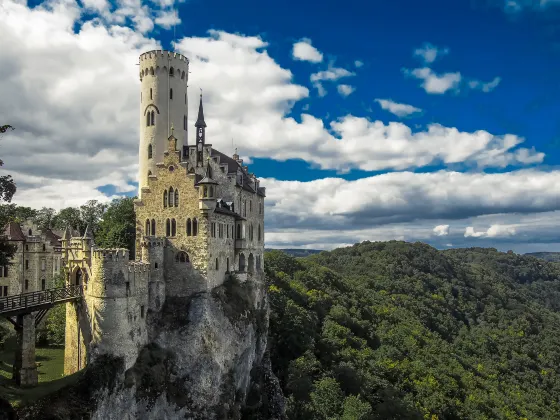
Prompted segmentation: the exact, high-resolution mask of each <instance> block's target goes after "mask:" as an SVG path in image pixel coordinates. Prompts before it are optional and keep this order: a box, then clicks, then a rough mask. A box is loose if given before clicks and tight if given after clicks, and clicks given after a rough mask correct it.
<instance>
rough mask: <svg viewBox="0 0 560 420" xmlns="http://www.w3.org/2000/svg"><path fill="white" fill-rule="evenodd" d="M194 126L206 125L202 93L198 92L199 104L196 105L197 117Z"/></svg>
mask: <svg viewBox="0 0 560 420" xmlns="http://www.w3.org/2000/svg"><path fill="white" fill-rule="evenodd" d="M194 126H195V127H197V128H198V127H206V123H205V122H204V109H203V108H202V93H201V94H200V105H199V106H198V118H197V119H196V123H195V124H194Z"/></svg>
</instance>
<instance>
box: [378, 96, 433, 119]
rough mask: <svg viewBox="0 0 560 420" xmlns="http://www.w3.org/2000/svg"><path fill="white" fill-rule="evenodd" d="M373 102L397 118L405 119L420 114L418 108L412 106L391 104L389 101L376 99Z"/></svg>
mask: <svg viewBox="0 0 560 420" xmlns="http://www.w3.org/2000/svg"><path fill="white" fill-rule="evenodd" d="M375 102H377V103H378V104H379V105H380V106H381V108H382V109H384V110H386V111H389V112H390V113H392V114H394V115H396V116H397V117H407V116H409V115H411V114H416V113H418V112H422V110H421V109H420V108H416V107H415V106H412V105H407V104H400V103H398V102H393V101H391V100H390V99H376V100H375Z"/></svg>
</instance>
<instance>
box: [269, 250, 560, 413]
mask: <svg viewBox="0 0 560 420" xmlns="http://www.w3.org/2000/svg"><path fill="white" fill-rule="evenodd" d="M265 261H266V265H265V266H266V271H267V282H268V285H269V299H270V305H271V314H270V339H269V348H270V355H271V361H272V364H273V369H274V371H275V373H276V375H277V376H278V378H279V379H280V382H281V384H282V387H283V391H284V393H285V395H286V397H287V407H288V415H289V418H291V419H310V420H314V419H321V420H323V419H331V420H334V419H344V420H346V419H377V418H379V419H430V420H435V419H440V420H441V419H466V418H468V419H481V420H482V419H537V418H538V419H551V420H552V419H557V418H560V401H559V400H558V395H560V375H559V374H560V341H559V340H558V337H559V336H560V265H559V264H555V263H547V262H545V261H542V260H538V259H536V258H533V257H527V256H520V255H516V254H513V253H509V254H506V253H501V252H498V251H497V250H495V249H483V248H471V249H458V250H450V251H438V250H436V249H434V248H432V247H430V246H428V245H426V244H421V243H415V244H410V243H404V242H397V241H391V242H382V243H381V242H376V243H371V242H364V243H362V244H359V245H355V246H353V247H348V248H341V249H337V250H334V251H332V252H323V253H321V254H317V255H313V256H310V257H306V258H293V257H289V256H287V255H285V254H284V255H282V253H279V252H271V253H267V254H266V256H265Z"/></svg>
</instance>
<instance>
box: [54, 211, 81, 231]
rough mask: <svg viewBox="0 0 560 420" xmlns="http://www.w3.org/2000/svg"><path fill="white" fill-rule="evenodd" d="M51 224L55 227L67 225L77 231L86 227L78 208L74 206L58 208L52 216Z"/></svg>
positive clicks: (61, 227) (65, 226)
mask: <svg viewBox="0 0 560 420" xmlns="http://www.w3.org/2000/svg"><path fill="white" fill-rule="evenodd" d="M53 225H54V227H55V228H56V229H66V228H67V227H69V228H71V229H74V230H77V231H78V232H83V231H84V230H85V228H86V226H85V222H84V221H83V220H82V214H81V212H80V209H79V208H76V207H66V208H64V209H62V210H60V211H59V212H58V214H56V215H55V216H54V218H53Z"/></svg>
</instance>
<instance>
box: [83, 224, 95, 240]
mask: <svg viewBox="0 0 560 420" xmlns="http://www.w3.org/2000/svg"><path fill="white" fill-rule="evenodd" d="M92 238H93V235H92V234H91V230H90V228H89V225H87V226H86V231H85V232H84V239H92Z"/></svg>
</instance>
